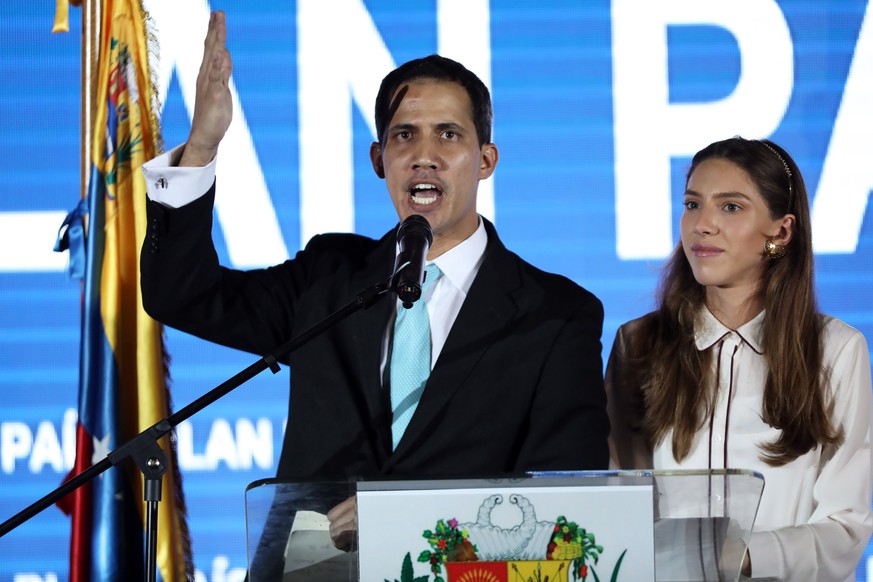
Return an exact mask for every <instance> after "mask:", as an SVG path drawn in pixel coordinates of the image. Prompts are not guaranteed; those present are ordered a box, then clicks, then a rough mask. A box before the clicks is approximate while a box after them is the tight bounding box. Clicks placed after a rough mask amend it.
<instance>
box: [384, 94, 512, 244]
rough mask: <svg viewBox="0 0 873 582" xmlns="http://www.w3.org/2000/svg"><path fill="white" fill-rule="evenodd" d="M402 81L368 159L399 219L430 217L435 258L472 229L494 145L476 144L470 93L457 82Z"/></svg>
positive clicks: (490, 169) (491, 167) (493, 160)
mask: <svg viewBox="0 0 873 582" xmlns="http://www.w3.org/2000/svg"><path fill="white" fill-rule="evenodd" d="M402 87H408V89H407V91H406V94H405V95H404V96H403V98H402V100H401V102H400V104H399V106H398V107H397V111H396V113H395V114H394V117H393V118H391V120H390V121H389V122H388V128H387V130H386V131H385V136H384V144H383V145H381V146H380V145H379V144H378V143H373V145H372V146H370V158H371V160H372V162H373V167H374V169H375V170H376V173H377V174H381V173H383V172H384V177H385V180H386V182H387V186H388V193H389V194H390V195H391V201H392V202H393V203H394V209H395V210H396V211H397V215H398V216H399V217H400V220H401V221H402V220H404V219H406V218H407V217H408V216H410V215H412V214H420V215H421V216H423V217H425V218H426V219H427V221H428V222H429V223H430V225H431V228H432V229H433V235H434V240H433V245H431V248H430V252H429V253H428V258H429V259H433V258H435V257H438V256H439V255H441V254H442V253H444V252H446V251H447V250H449V249H451V248H452V247H454V246H455V245H457V244H458V243H460V242H462V241H463V240H465V239H466V238H468V237H469V236H470V235H472V234H473V232H475V231H476V228H477V227H478V224H479V218H478V215H477V214H476V190H477V189H478V187H479V180H482V179H484V178H488V177H489V176H491V174H492V173H493V172H494V167H495V166H496V165H497V158H498V154H497V147H496V146H495V145H494V144H485V145H483V146H482V147H479V138H478V136H477V134H476V127H475V125H474V123H473V116H472V105H471V103H470V97H469V96H468V95H467V91H466V90H465V89H464V88H463V87H462V86H461V85H459V84H457V83H453V82H447V81H436V80H433V79H415V80H412V81H410V82H409V83H407V84H405V85H401V87H400V88H399V89H398V90H400V89H402ZM392 99H393V96H392ZM380 170H381V171H380Z"/></svg>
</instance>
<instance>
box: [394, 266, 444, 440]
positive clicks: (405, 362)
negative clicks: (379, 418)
mask: <svg viewBox="0 0 873 582" xmlns="http://www.w3.org/2000/svg"><path fill="white" fill-rule="evenodd" d="M425 273H427V275H426V276H425V278H424V283H423V284H422V286H421V294H422V297H421V299H419V300H418V301H416V302H415V303H413V304H412V307H410V308H409V309H404V308H402V307H400V308H398V311H397V319H395V320H394V341H393V342H392V348H391V376H390V379H389V382H390V383H391V414H392V420H391V440H392V442H393V447H392V448H394V449H396V448H397V443H399V442H400V437H402V436H403V431H405V430H406V426H407V425H408V424H409V421H410V420H411V419H412V414H413V413H414V412H415V407H416V406H418V401H419V400H420V399H421V394H422V392H424V385H425V383H426V382H427V377H428V376H429V375H430V360H431V341H430V319H429V318H428V316H427V306H426V305H425V304H424V292H425V291H426V290H427V288H428V287H430V285H431V284H432V283H434V282H435V281H436V280H437V279H439V277H440V275H442V272H441V271H440V269H439V267H437V266H436V264H434V263H431V264H430V265H428V266H427V268H426V269H425Z"/></svg>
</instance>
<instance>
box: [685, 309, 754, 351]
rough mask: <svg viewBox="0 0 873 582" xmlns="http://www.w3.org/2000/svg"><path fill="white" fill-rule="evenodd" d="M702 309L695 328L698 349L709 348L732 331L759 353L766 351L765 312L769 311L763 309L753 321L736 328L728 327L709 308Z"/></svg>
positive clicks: (695, 340)
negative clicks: (763, 344)
mask: <svg viewBox="0 0 873 582" xmlns="http://www.w3.org/2000/svg"><path fill="white" fill-rule="evenodd" d="M701 311H702V313H701V314H700V317H699V318H698V320H697V324H696V325H695V328H694V342H695V344H697V349H698V350H700V351H703V350H706V349H709V348H711V347H712V346H714V345H715V344H716V343H718V342H719V340H721V339H723V338H724V337H726V336H728V335H730V334H731V333H736V334H737V335H738V336H739V337H740V339H741V340H742V341H744V342H745V343H747V344H748V345H749V347H751V348H752V349H753V350H755V351H756V352H757V353H759V354H762V353H764V350H763V349H762V347H761V341H762V339H763V338H762V335H763V331H764V330H763V324H764V314H765V313H766V312H767V311H766V310H762V311H761V313H759V314H758V315H756V316H755V317H754V318H753V319H752V320H751V321H749V322H747V323H744V324H743V325H741V326H740V327H739V328H737V329H736V330H733V329H731V328H729V327H727V326H726V325H724V324H723V323H722V322H720V321H719V320H718V319H716V317H715V316H714V315H713V314H712V312H711V311H710V310H709V308H707V307H705V306H704V307H703V308H702V310H701Z"/></svg>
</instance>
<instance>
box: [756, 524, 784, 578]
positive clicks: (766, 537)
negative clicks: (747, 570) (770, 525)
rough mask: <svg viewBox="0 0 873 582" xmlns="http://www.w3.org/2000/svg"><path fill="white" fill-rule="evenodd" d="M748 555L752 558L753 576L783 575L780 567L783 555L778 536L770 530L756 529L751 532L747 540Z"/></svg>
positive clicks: (777, 576)
mask: <svg viewBox="0 0 873 582" xmlns="http://www.w3.org/2000/svg"><path fill="white" fill-rule="evenodd" d="M749 557H750V558H751V560H752V577H753V578H768V577H772V578H778V579H780V580H782V579H783V578H784V577H785V571H784V570H783V569H782V566H783V564H784V563H785V555H784V552H783V550H782V544H781V543H779V537H778V536H777V535H776V534H775V533H773V532H772V531H758V532H754V533H752V537H751V540H750V541H749Z"/></svg>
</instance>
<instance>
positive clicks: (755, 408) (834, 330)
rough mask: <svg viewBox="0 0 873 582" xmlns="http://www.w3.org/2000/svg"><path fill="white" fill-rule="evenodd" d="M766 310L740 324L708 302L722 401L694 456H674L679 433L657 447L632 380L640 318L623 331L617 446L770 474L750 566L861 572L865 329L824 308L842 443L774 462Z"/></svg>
mask: <svg viewBox="0 0 873 582" xmlns="http://www.w3.org/2000/svg"><path fill="white" fill-rule="evenodd" d="M764 316H765V313H764V312H761V313H760V314H759V315H758V316H757V317H756V318H755V319H753V320H752V321H750V322H748V323H747V324H745V325H743V326H742V327H740V328H739V329H737V330H736V331H734V330H731V329H729V328H727V327H725V326H724V325H722V324H721V323H720V322H719V321H718V320H717V319H716V318H715V317H714V316H713V315H712V314H711V313H710V312H709V311H708V310H705V313H704V314H703V317H702V320H703V321H702V324H701V325H700V326H699V329H698V330H697V332H696V334H695V337H696V343H697V348H698V349H699V350H711V351H712V352H713V358H712V365H713V367H714V370H713V377H714V378H717V381H718V402H717V403H716V407H715V411H714V414H713V416H712V418H710V419H706V420H705V421H704V424H703V427H702V428H701V429H700V431H698V434H697V436H696V438H695V440H694V443H693V445H692V448H691V452H690V454H689V455H688V457H687V458H686V459H685V460H683V461H682V462H681V463H680V462H677V461H676V459H675V458H673V453H672V446H671V443H672V435H668V436H667V437H666V438H665V439H664V441H663V442H662V443H661V444H660V445H658V446H657V448H656V449H655V450H654V451H651V450H650V449H649V447H648V446H647V444H646V443H645V440H644V439H643V438H642V436H641V435H640V434H639V432H637V431H636V430H635V428H634V427H637V426H639V421H640V418H639V417H640V414H641V413H642V406H641V404H642V394H641V391H640V387H639V386H630V385H626V384H627V382H622V381H621V379H623V378H626V377H627V376H626V375H625V373H624V372H625V369H626V356H625V354H626V349H625V346H626V338H627V336H628V334H632V333H633V330H634V329H635V327H636V326H635V324H636V323H637V322H638V321H639V320H634V321H631V322H629V323H626V324H624V325H623V326H622V327H621V328H619V330H618V333H617V334H616V338H615V343H614V345H613V348H612V353H611V354H610V358H609V364H608V366H607V372H606V390H607V396H608V398H609V415H610V420H611V421H612V434H611V435H610V452H611V456H612V461H611V462H612V465H613V467H614V468H622V469H648V468H654V469H701V468H713V469H721V468H732V469H752V470H755V471H758V472H759V473H761V474H762V475H763V476H764V492H763V497H762V499H761V504H760V507H759V509H758V514H757V518H756V520H755V528H754V532H753V534H752V539H751V543H750V548H749V551H750V556H751V561H752V575H753V576H754V577H756V578H758V577H766V576H773V577H778V578H781V579H784V580H790V581H794V580H797V581H809V580H823V581H828V582H837V581H840V580H847V581H849V580H854V579H855V574H854V572H855V567H856V566H857V564H858V561H859V560H860V558H861V555H862V553H863V551H864V548H865V547H866V545H867V541H868V540H869V539H870V534H871V532H873V513H871V496H873V455H871V447H870V433H871V422H873V386H871V379H870V356H869V352H868V349H867V344H866V342H865V340H864V336H863V335H861V333H860V332H858V331H857V330H855V329H854V328H852V327H850V326H848V325H846V324H845V323H843V322H841V321H839V320H837V319H834V318H831V317H827V316H825V328H824V354H823V356H824V361H823V363H824V368H825V370H830V371H831V384H830V395H831V396H832V398H833V411H832V420H833V422H834V424H835V426H839V427H842V429H843V431H844V433H845V440H844V441H843V442H842V444H840V445H839V446H827V447H816V448H815V449H813V450H811V451H809V452H808V453H806V454H805V455H803V456H801V457H798V458H797V459H795V460H794V461H792V462H791V463H788V464H787V465H784V466H781V467H772V466H770V465H767V464H766V463H764V462H763V461H762V460H761V458H760V454H761V450H760V449H759V448H758V444H759V443H763V442H771V441H773V440H774V439H775V438H776V437H777V436H778V434H779V431H778V430H777V429H775V428H773V427H771V426H769V425H767V424H766V423H765V422H764V421H763V420H762V418H761V408H762V407H761V403H762V398H763V393H764V382H765V379H766V374H765V372H766V364H765V361H764V358H763V355H762V348H761V345H760V341H761V332H762V327H761V323H762V322H763V320H764Z"/></svg>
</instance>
